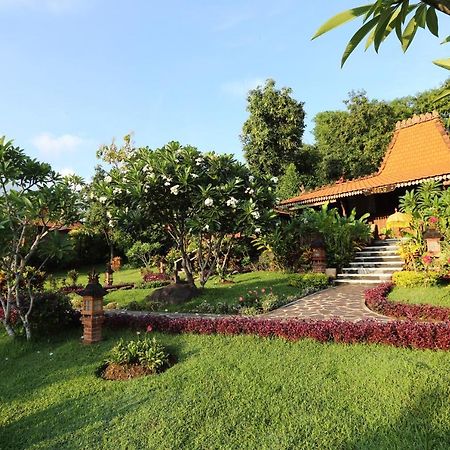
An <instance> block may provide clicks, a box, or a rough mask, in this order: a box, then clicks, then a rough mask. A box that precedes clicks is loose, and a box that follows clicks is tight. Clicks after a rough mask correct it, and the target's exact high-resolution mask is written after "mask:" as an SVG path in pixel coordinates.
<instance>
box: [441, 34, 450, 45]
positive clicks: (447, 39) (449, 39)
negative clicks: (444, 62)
mask: <svg viewBox="0 0 450 450" xmlns="http://www.w3.org/2000/svg"><path fill="white" fill-rule="evenodd" d="M447 42H450V36H447V37H446V38H445V39H444V40H443V41H442V42H441V44H446V43H447Z"/></svg>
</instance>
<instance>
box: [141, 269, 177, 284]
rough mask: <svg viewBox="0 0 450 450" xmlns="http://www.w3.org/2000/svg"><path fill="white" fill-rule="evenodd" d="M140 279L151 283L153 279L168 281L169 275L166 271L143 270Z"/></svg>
mask: <svg viewBox="0 0 450 450" xmlns="http://www.w3.org/2000/svg"><path fill="white" fill-rule="evenodd" d="M142 280H143V281H144V283H151V282H154V281H170V277H169V275H167V274H166V273H154V272H150V271H144V273H143V274H142Z"/></svg>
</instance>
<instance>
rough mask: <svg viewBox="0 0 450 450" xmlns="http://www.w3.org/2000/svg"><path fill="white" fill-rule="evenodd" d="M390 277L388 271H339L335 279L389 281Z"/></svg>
mask: <svg viewBox="0 0 450 450" xmlns="http://www.w3.org/2000/svg"><path fill="white" fill-rule="evenodd" d="M391 278H392V274H390V273H364V274H361V273H340V274H339V275H338V276H337V278H336V279H337V280H345V279H349V280H378V281H380V283H381V282H383V281H389V280H390V279H391Z"/></svg>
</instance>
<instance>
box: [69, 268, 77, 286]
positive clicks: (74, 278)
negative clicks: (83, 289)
mask: <svg viewBox="0 0 450 450" xmlns="http://www.w3.org/2000/svg"><path fill="white" fill-rule="evenodd" d="M79 276H80V274H79V273H78V272H77V271H76V270H75V269H72V270H69V271H68V272H67V278H68V279H69V280H70V281H71V282H72V284H71V286H76V285H77V281H78V278H79Z"/></svg>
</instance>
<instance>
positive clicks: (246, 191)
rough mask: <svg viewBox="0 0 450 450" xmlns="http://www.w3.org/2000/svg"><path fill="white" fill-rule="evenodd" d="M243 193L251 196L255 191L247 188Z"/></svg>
mask: <svg viewBox="0 0 450 450" xmlns="http://www.w3.org/2000/svg"><path fill="white" fill-rule="evenodd" d="M245 193H246V194H250V195H253V194H254V193H255V191H254V190H253V189H252V188H249V187H248V188H247V189H246V190H245Z"/></svg>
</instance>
